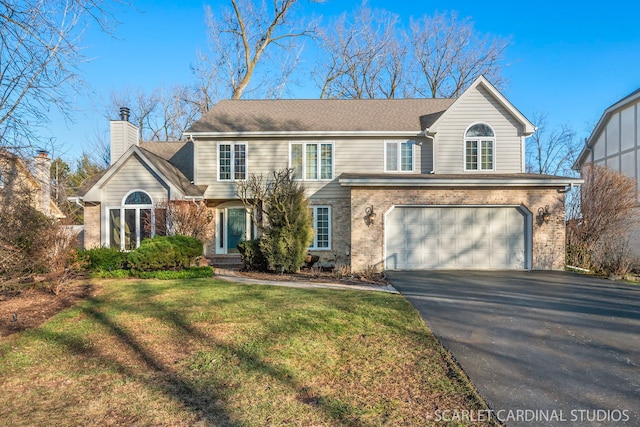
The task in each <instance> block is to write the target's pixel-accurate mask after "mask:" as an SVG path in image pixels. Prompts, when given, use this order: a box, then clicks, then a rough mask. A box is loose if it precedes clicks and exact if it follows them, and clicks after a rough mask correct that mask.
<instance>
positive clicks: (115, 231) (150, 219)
mask: <svg viewBox="0 0 640 427" xmlns="http://www.w3.org/2000/svg"><path fill="white" fill-rule="evenodd" d="M156 216H157V215H156V212H154V209H153V202H152V200H151V196H149V194H147V193H146V192H144V191H140V190H136V191H132V192H130V193H128V194H127V195H125V196H124V197H123V198H122V206H120V207H114V208H110V209H109V246H110V247H112V248H120V249H121V250H125V251H130V250H133V249H135V248H137V247H138V246H140V242H141V241H143V240H144V239H147V238H150V237H152V236H153V235H154V234H155V231H156V227H155V222H156Z"/></svg>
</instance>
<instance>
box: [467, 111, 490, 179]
mask: <svg viewBox="0 0 640 427" xmlns="http://www.w3.org/2000/svg"><path fill="white" fill-rule="evenodd" d="M479 124H483V125H486V126H488V127H490V128H491V131H492V132H493V136H474V137H467V132H468V131H469V129H470V128H471V127H473V126H475V125H479ZM462 140H463V143H462V144H463V145H462V169H463V170H464V171H465V172H478V173H481V172H495V170H496V140H497V137H496V131H495V129H494V128H493V126H491V125H489V124H488V123H487V122H474V123H472V124H470V125H469V126H468V127H467V128H466V129H465V131H464V135H463V138H462ZM467 141H476V142H477V143H479V144H478V168H477V169H467ZM482 141H491V145H492V148H491V151H492V153H491V154H492V157H493V158H492V163H491V166H492V168H491V169H482Z"/></svg>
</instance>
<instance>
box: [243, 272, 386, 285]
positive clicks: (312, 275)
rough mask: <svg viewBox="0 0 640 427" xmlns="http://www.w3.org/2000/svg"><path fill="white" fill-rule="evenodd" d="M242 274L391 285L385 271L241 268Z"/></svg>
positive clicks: (284, 278)
mask: <svg viewBox="0 0 640 427" xmlns="http://www.w3.org/2000/svg"><path fill="white" fill-rule="evenodd" d="M240 274H241V275H243V276H246V277H250V278H252V279H259V280H278V281H292V282H318V283H341V284H346V285H363V284H373V285H380V286H387V285H390V282H389V280H388V279H387V278H386V276H385V275H384V274H383V273H376V274H372V275H368V276H367V277H362V276H357V275H349V276H342V277H338V276H337V275H336V274H335V273H333V272H332V271H325V270H322V269H316V268H311V269H308V268H307V269H302V270H300V272H298V273H295V274H290V273H282V274H280V273H263V272H257V271H244V270H241V271H240Z"/></svg>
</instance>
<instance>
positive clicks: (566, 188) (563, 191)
mask: <svg viewBox="0 0 640 427" xmlns="http://www.w3.org/2000/svg"><path fill="white" fill-rule="evenodd" d="M575 186H576V185H575V184H574V183H573V182H572V183H570V184H569V187H565V188H563V189H562V190H557V191H558V193H560V194H564V193H568V192H569V191H571V190H573V187H575Z"/></svg>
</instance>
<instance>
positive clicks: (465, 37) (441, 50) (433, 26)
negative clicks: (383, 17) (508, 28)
mask: <svg viewBox="0 0 640 427" xmlns="http://www.w3.org/2000/svg"><path fill="white" fill-rule="evenodd" d="M410 27H411V34H410V37H409V40H410V41H411V46H412V50H413V63H415V64H416V67H415V68H414V70H413V76H412V78H410V79H409V82H410V84H412V85H413V86H414V89H415V90H416V92H417V93H418V94H420V95H421V96H424V97H428V98H438V97H444V98H455V97H458V96H459V95H460V94H461V93H462V92H463V91H464V90H465V89H466V88H467V87H468V86H469V85H470V84H471V83H472V82H473V81H474V80H475V79H476V78H477V77H479V76H480V75H484V76H485V77H487V78H488V79H489V80H490V81H491V82H492V83H493V84H494V85H496V86H500V84H501V83H502V77H501V69H500V63H501V61H502V59H503V57H504V53H505V49H506V48H507V45H508V41H507V40H505V39H501V38H498V37H493V36H490V35H483V34H480V33H478V32H477V31H476V30H475V29H474V28H473V24H472V22H471V21H470V20H469V19H468V18H467V19H458V15H457V14H456V13H451V14H450V15H448V14H445V13H436V14H434V15H433V16H426V15H425V16H423V17H422V18H421V19H419V20H416V21H412V22H411V25H410Z"/></svg>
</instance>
